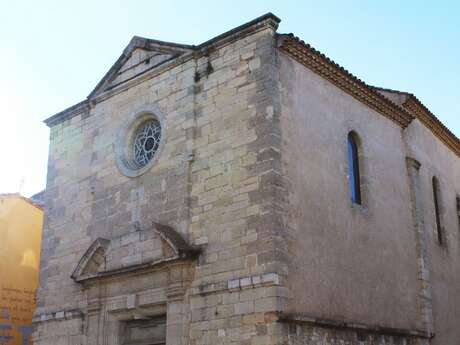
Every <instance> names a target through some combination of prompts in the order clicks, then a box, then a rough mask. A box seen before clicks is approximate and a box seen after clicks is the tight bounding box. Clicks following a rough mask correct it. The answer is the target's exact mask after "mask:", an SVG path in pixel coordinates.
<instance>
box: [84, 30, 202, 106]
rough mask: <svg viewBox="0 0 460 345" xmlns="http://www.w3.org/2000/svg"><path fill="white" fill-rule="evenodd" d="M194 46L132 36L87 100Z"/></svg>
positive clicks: (168, 60) (158, 65) (160, 64)
mask: <svg viewBox="0 0 460 345" xmlns="http://www.w3.org/2000/svg"><path fill="white" fill-rule="evenodd" d="M193 49H194V46H188V45H183V44H176V43H169V42H162V41H157V40H151V39H147V38H143V37H137V36H134V37H133V39H132V40H131V42H130V43H129V44H128V46H127V47H126V48H125V50H124V51H123V53H122V54H121V56H120V57H119V58H118V60H117V61H116V62H115V64H114V65H113V66H112V67H111V68H110V70H109V71H108V72H107V73H106V75H105V76H104V78H102V80H101V81H100V82H99V83H98V84H97V86H96V88H95V89H94V90H93V91H92V92H91V93H90V95H89V96H88V98H91V97H94V96H96V95H98V94H100V93H102V92H104V91H107V90H110V89H112V88H114V87H116V86H118V85H120V84H123V83H125V82H127V81H129V80H132V79H134V78H136V77H137V76H140V75H142V74H144V73H145V72H147V71H150V70H152V69H154V68H157V67H160V66H162V65H164V64H166V63H168V62H170V61H172V60H174V59H176V58H177V57H179V56H181V55H183V54H186V53H189V52H191V51H193Z"/></svg>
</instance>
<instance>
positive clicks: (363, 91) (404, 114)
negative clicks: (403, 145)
mask: <svg viewBox="0 0 460 345" xmlns="http://www.w3.org/2000/svg"><path fill="white" fill-rule="evenodd" d="M278 47H279V49H280V50H281V51H282V52H284V53H286V54H287V55H289V56H290V57H292V58H294V59H295V60H296V61H298V62H299V63H301V64H302V65H304V66H305V67H307V68H309V69H311V70H312V71H313V72H315V73H317V74H319V75H320V76H321V77H323V78H325V79H327V80H329V81H330V82H331V83H333V84H334V85H336V86H337V87H339V88H340V89H342V90H343V91H345V92H347V93H348V94H350V95H351V96H353V97H354V98H356V99H357V100H359V101H360V102H363V103H365V104H366V105H368V106H369V107H371V108H372V109H374V110H375V111H377V112H379V113H380V114H382V115H383V116H385V117H387V118H389V119H390V120H392V121H394V122H395V123H397V124H398V125H399V126H401V127H402V128H405V127H407V126H408V125H409V123H410V122H411V121H412V119H413V116H412V115H411V114H410V113H409V112H408V111H407V110H405V109H403V108H401V107H400V106H398V105H397V104H395V103H393V102H392V101H390V100H389V99H387V98H386V97H384V96H383V95H381V94H380V93H378V92H376V91H375V90H374V89H372V88H371V87H370V86H369V85H367V84H366V83H365V82H363V81H362V80H360V79H358V78H357V77H355V76H354V75H353V74H351V73H350V72H348V71H347V70H346V69H344V68H343V67H341V66H339V65H338V64H336V63H335V62H333V61H332V60H331V59H329V58H328V57H326V56H325V55H324V54H322V53H320V52H319V51H317V50H316V49H315V48H313V47H312V46H310V45H309V44H307V43H305V42H304V41H302V40H300V39H299V38H298V37H295V36H294V35H293V34H288V35H278Z"/></svg>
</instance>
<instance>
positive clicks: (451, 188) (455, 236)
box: [404, 120, 460, 344]
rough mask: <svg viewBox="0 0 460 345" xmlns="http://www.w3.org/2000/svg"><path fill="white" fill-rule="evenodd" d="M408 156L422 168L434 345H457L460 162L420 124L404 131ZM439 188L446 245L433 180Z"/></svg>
mask: <svg viewBox="0 0 460 345" xmlns="http://www.w3.org/2000/svg"><path fill="white" fill-rule="evenodd" d="M404 139H405V142H406V145H407V151H406V152H407V155H408V156H409V157H412V158H414V159H415V160H417V161H418V163H419V164H420V168H419V171H420V173H419V174H420V177H419V179H420V191H419V197H420V200H421V204H422V209H423V213H422V215H420V217H419V218H420V219H421V221H423V223H424V225H425V231H426V235H427V236H426V241H427V258H428V265H429V269H430V282H431V291H432V292H431V294H432V300H433V302H432V307H433V326H434V330H435V332H436V336H435V338H434V339H433V344H451V343H452V344H455V342H456V341H457V340H458V339H460V330H459V328H458V326H457V325H458V320H459V316H460V217H459V213H458V212H459V209H458V206H457V200H456V199H457V197H458V196H459V195H460V159H459V158H458V157H457V156H456V155H455V154H454V153H453V152H452V151H451V150H449V149H448V148H447V147H446V146H445V145H443V144H442V143H440V142H439V140H437V139H436V138H435V137H434V136H433V134H432V133H430V131H428V130H427V128H426V127H425V126H423V125H422V124H421V122H419V121H417V120H416V121H413V122H412V123H411V125H410V126H409V127H408V128H407V129H406V130H405V131H404ZM433 176H436V177H437V178H438V181H439V184H440V215H441V225H442V228H443V234H444V236H445V245H440V244H439V243H438V237H437V227H436V217H435V211H434V200H433V189H432V178H433Z"/></svg>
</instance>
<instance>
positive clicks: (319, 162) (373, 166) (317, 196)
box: [280, 53, 417, 328]
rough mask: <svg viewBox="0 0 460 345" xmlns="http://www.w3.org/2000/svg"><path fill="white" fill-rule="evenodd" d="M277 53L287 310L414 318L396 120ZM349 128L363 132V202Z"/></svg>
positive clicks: (409, 323) (381, 320) (399, 320)
mask: <svg viewBox="0 0 460 345" xmlns="http://www.w3.org/2000/svg"><path fill="white" fill-rule="evenodd" d="M280 61H281V62H280V81H281V94H282V115H281V123H282V135H283V149H282V153H281V155H282V162H283V168H284V175H285V177H286V180H287V184H288V188H289V205H290V209H289V210H288V218H287V222H286V223H287V224H288V227H289V230H290V231H291V232H292V234H291V235H290V238H292V244H291V248H292V252H291V253H292V254H294V257H293V258H292V271H290V278H289V281H290V284H292V289H293V294H294V296H296V298H295V300H294V301H293V303H292V307H291V308H292V310H293V311H295V312H303V313H309V314H311V316H316V317H321V318H332V319H344V320H346V321H349V322H359V321H360V320H366V322H368V323H370V324H378V325H381V326H386V327H399V328H415V327H416V312H417V310H416V294H417V285H416V281H417V276H416V272H417V266H416V264H417V262H416V253H415V245H414V234H413V229H412V228H413V227H412V219H411V212H410V206H411V204H410V196H409V189H408V184H407V179H408V178H407V169H406V162H405V146H404V142H403V138H402V130H401V128H400V127H399V126H397V125H396V124H394V123H393V122H391V121H389V120H388V119H386V118H384V117H383V116H381V115H380V114H378V113H377V112H375V111H373V110H371V109H370V108H369V107H367V106H366V105H364V104H362V103H360V102H359V101H357V100H356V99H354V98H353V97H351V96H350V95H348V94H346V93H345V92H343V91H342V90H340V89H339V88H337V87H336V86H334V85H332V84H331V83H330V82H328V81H326V80H324V79H323V78H322V77H320V76H318V75H317V74H315V73H314V72H312V71H311V70H309V69H307V68H305V67H304V66H302V65H300V64H299V63H297V62H295V61H293V60H292V59H291V58H290V57H287V56H285V55H284V54H283V53H281V54H280ZM350 131H354V132H355V133H356V134H357V136H358V137H359V141H360V144H359V146H360V147H359V150H360V163H361V176H362V185H363V188H362V198H363V202H362V205H357V204H354V203H352V201H351V199H350V196H349V195H350V194H349V185H348V146H347V137H348V133H349V132H350ZM361 322H362V321H361Z"/></svg>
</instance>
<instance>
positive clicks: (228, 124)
mask: <svg viewBox="0 0 460 345" xmlns="http://www.w3.org/2000/svg"><path fill="white" fill-rule="evenodd" d="M278 23H279V19H278V18H277V17H276V16H274V15H272V14H266V15H264V16H262V17H259V18H257V19H255V20H253V21H251V22H249V23H247V24H244V25H242V26H240V27H237V28H235V29H233V30H231V31H229V32H226V33H224V34H222V35H219V36H217V37H215V38H213V39H211V40H209V41H207V42H204V43H202V44H200V45H197V46H193V45H181V44H175V43H168V42H161V41H156V40H151V39H145V38H140V37H134V38H133V39H132V40H131V42H130V43H129V45H128V46H127V47H126V49H125V50H124V52H123V53H122V55H121V56H120V58H119V59H118V60H117V61H116V62H115V64H114V65H113V66H112V68H111V69H110V70H109V71H108V73H107V74H106V76H105V77H104V78H103V79H102V80H101V82H100V83H99V84H98V85H97V86H96V88H95V89H94V90H93V91H92V92H91V94H90V95H89V96H88V98H87V99H86V100H84V101H83V102H81V103H78V104H76V105H74V106H72V107H70V108H68V109H66V110H64V111H63V112H61V113H58V114H56V115H54V116H52V117H50V118H49V119H48V120H46V121H45V122H46V124H47V125H48V126H49V127H50V129H51V134H50V151H49V165H48V179H47V187H46V192H45V224H44V229H43V243H42V255H41V273H40V288H39V291H38V297H37V299H38V300H37V310H36V312H35V315H34V324H35V332H34V335H33V339H34V343H35V344H37V345H44V344H56V345H57V344H74V345H77V344H87V345H90V344H92V345H96V344H97V345H102V344H117V345H127V344H132V345H133V344H137V345H140V344H143V345H147V344H168V345H176V344H178V345H179V344H183V345H185V344H191V345H198V344H243V345H265V344H266V345H275V344H279V345H281V344H283V345H284V344H289V345H306V344H312V345H319V344H328V345H339V344H341V345H342V344H346V345H358V344H359V345H371V344H372V345H377V344H378V345H383V344H386V345H389V344H390V345H393V344H394V345H396V344H398V345H399V344H405V345H406V344H407V345H415V344H437V345H449V344H451V345H455V344H458V342H459V340H460V328H459V327H458V324H459V323H460V236H459V235H460V229H459V225H460V224H459V221H460V197H459V195H460V160H459V156H460V142H459V140H458V139H457V138H456V137H455V136H454V135H453V134H452V133H451V132H450V131H449V130H448V129H447V128H446V127H444V126H443V125H442V124H441V123H440V122H439V120H437V118H436V117H435V116H434V115H433V114H432V113H431V112H430V111H429V110H428V109H427V108H426V107H425V106H423V104H422V103H421V102H420V101H419V100H418V99H417V98H416V97H415V96H413V95H412V94H409V93H405V92H399V91H394V90H388V89H381V88H376V87H372V86H370V85H367V84H366V83H364V82H363V81H361V80H359V79H357V78H356V77H354V76H353V75H352V74H350V73H349V72H347V71H346V70H345V69H343V68H341V67H340V66H338V65H337V64H335V63H334V62H332V61H331V60H329V59H328V58H327V57H325V56H324V55H322V54H321V53H319V52H318V51H316V50H315V49H313V48H312V47H310V46H309V45H308V44H305V43H304V42H303V41H301V40H300V39H298V38H296V37H295V36H293V35H291V34H290V35H286V34H280V33H277V27H278Z"/></svg>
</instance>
